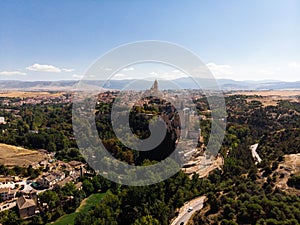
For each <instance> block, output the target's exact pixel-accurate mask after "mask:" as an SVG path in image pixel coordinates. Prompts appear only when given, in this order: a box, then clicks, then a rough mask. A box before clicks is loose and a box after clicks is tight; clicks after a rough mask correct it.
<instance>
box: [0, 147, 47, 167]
mask: <svg viewBox="0 0 300 225" xmlns="http://www.w3.org/2000/svg"><path fill="white" fill-rule="evenodd" d="M46 158H47V157H46V155H44V154H42V153H40V152H38V151H35V150H29V149H25V148H22V147H17V146H13V145H6V144H2V143H0V164H3V165H6V166H15V165H18V166H25V167H27V166H28V165H31V164H33V163H34V162H39V161H42V160H43V159H46Z"/></svg>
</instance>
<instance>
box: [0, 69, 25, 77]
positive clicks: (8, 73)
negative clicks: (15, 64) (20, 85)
mask: <svg viewBox="0 0 300 225" xmlns="http://www.w3.org/2000/svg"><path fill="white" fill-rule="evenodd" d="M0 75H2V76H15V75H21V76H25V75H26V73H24V72H21V71H17V70H15V71H2V72H0Z"/></svg>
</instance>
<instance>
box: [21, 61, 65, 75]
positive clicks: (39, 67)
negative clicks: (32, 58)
mask: <svg viewBox="0 0 300 225" xmlns="http://www.w3.org/2000/svg"><path fill="white" fill-rule="evenodd" d="M26 69H27V70H30V71H39V72H52V73H60V72H61V69H60V68H58V67H56V66H52V65H42V64H38V63H35V64H33V65H31V66H27V67H26Z"/></svg>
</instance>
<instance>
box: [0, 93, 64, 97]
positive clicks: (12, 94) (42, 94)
mask: <svg viewBox="0 0 300 225" xmlns="http://www.w3.org/2000/svg"><path fill="white" fill-rule="evenodd" d="M63 94H65V92H55V93H52V92H47V91H41V92H35V91H32V92H30V91H5V92H0V97H7V98H36V97H50V96H52V97H60V96H62V95H63Z"/></svg>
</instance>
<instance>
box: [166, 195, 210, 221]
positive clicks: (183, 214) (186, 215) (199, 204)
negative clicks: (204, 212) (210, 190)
mask: <svg viewBox="0 0 300 225" xmlns="http://www.w3.org/2000/svg"><path fill="white" fill-rule="evenodd" d="M205 199H206V197H205V196H201V197H198V198H196V199H193V200H191V201H189V202H187V203H186V204H184V206H183V207H182V208H181V209H180V212H179V215H178V217H177V218H175V219H174V220H173V222H172V223H171V225H180V223H181V222H184V224H187V222H188V221H189V219H190V218H191V216H192V215H193V214H194V213H195V212H196V211H198V210H200V209H202V208H203V204H204V201H205ZM189 207H193V211H191V212H188V208H189Z"/></svg>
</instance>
